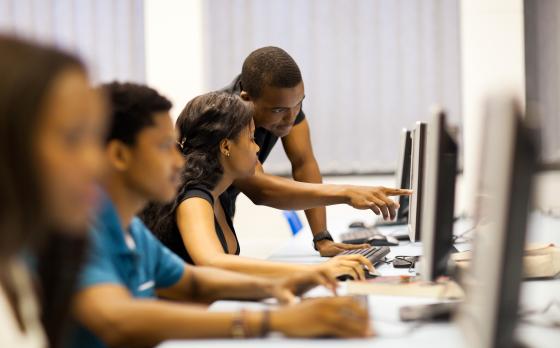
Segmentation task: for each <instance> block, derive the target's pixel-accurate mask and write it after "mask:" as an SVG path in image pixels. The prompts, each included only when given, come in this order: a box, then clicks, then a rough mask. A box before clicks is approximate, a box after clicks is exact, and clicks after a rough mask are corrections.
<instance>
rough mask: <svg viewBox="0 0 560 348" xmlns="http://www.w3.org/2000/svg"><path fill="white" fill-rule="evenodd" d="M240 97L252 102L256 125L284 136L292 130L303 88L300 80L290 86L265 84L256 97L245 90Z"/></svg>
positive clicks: (303, 93) (303, 95)
mask: <svg viewBox="0 0 560 348" xmlns="http://www.w3.org/2000/svg"><path fill="white" fill-rule="evenodd" d="M241 97H242V98H243V99H245V100H250V101H252V102H253V105H254V107H255V116H254V119H255V125H256V126H257V127H262V128H264V129H266V130H268V131H270V132H271V133H272V134H274V135H275V136H277V137H284V136H286V135H288V133H290V130H292V127H293V125H294V121H295V119H296V116H297V115H298V113H299V112H300V110H301V104H302V102H303V99H304V98H305V89H304V86H303V81H302V82H300V83H299V84H298V85H296V86H295V87H291V88H280V87H271V86H265V87H264V88H263V91H262V94H261V96H260V97H258V98H257V99H251V97H250V96H249V95H248V94H247V93H246V92H242V94H241Z"/></svg>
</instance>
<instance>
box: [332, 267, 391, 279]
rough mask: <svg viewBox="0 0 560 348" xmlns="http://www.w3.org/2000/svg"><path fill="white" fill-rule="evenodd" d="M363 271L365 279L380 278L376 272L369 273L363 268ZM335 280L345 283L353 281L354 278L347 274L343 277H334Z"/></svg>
mask: <svg viewBox="0 0 560 348" xmlns="http://www.w3.org/2000/svg"><path fill="white" fill-rule="evenodd" d="M364 271H365V275H366V279H373V278H377V277H379V276H381V274H379V273H378V272H376V273H370V272H369V271H368V270H367V269H365V268H364ZM336 279H337V280H338V281H341V282H345V281H347V280H354V277H352V276H351V275H349V274H343V275H341V276H338V277H336Z"/></svg>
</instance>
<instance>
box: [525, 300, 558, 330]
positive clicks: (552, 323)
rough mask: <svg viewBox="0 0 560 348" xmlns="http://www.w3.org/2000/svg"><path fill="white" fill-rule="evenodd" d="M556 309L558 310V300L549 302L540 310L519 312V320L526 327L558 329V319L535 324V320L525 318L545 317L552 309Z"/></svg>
mask: <svg viewBox="0 0 560 348" xmlns="http://www.w3.org/2000/svg"><path fill="white" fill-rule="evenodd" d="M555 307H557V308H558V310H560V300H556V299H555V300H552V301H550V302H549V303H548V304H547V305H546V306H544V308H542V309H530V310H525V311H520V312H519V320H520V322H523V323H525V324H528V325H532V326H539V327H545V328H560V318H558V319H551V320H550V321H549V322H544V323H542V322H537V321H536V320H535V319H530V318H527V317H530V316H535V315H545V314H547V313H548V312H549V311H550V310H551V309H552V308H555Z"/></svg>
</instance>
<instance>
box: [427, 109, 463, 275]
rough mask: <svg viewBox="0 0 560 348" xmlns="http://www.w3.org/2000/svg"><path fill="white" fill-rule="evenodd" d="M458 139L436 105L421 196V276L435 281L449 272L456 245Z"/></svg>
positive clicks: (430, 130)
mask: <svg viewBox="0 0 560 348" xmlns="http://www.w3.org/2000/svg"><path fill="white" fill-rule="evenodd" d="M457 149H458V146H457V141H456V140H455V134H454V132H453V131H452V130H451V129H450V128H449V127H448V126H447V124H446V116H445V113H444V112H443V110H441V109H435V110H434V112H433V116H432V120H431V121H430V122H429V123H428V135H427V141H426V170H425V175H424V186H423V197H422V200H423V202H422V211H423V214H422V215H423V216H422V248H423V252H422V262H421V266H422V268H421V277H422V280H424V281H435V280H436V279H437V278H438V277H439V276H442V275H445V274H446V273H447V272H446V271H447V262H448V260H449V254H450V252H451V250H452V248H453V215H454V206H455V204H454V203H455V179H456V176H457Z"/></svg>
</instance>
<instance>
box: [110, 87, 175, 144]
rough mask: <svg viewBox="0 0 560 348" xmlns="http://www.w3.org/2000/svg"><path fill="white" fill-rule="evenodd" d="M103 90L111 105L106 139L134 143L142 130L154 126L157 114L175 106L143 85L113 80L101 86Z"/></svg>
mask: <svg viewBox="0 0 560 348" xmlns="http://www.w3.org/2000/svg"><path fill="white" fill-rule="evenodd" d="M101 89H102V90H103V92H105V94H106V95H107V98H108V99H109V107H110V108H111V117H110V123H111V126H110V127H109V132H108V133H107V138H106V141H107V142H109V141H111V140H115V139H116V140H120V141H122V142H123V143H125V144H128V145H133V144H134V142H135V141H136V136H137V135H138V133H140V131H141V130H142V129H144V128H146V127H150V126H153V125H154V114H155V113H158V112H164V111H169V110H170V109H171V106H172V105H171V102H170V101H169V100H168V99H167V98H165V97H164V96H162V95H161V94H159V93H158V92H157V91H156V90H155V89H152V88H150V87H148V86H144V85H139V84H135V83H129V82H127V83H120V82H117V81H114V82H111V83H106V84H103V85H101Z"/></svg>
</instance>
